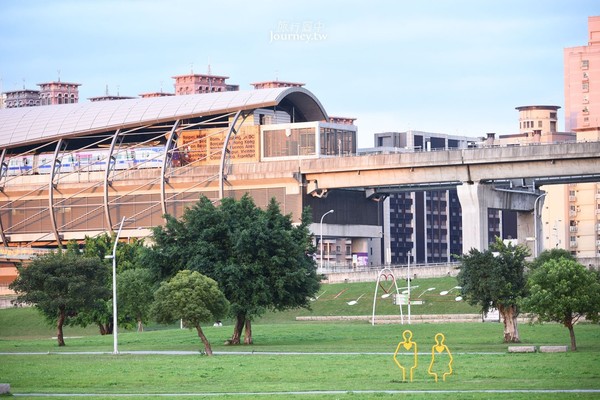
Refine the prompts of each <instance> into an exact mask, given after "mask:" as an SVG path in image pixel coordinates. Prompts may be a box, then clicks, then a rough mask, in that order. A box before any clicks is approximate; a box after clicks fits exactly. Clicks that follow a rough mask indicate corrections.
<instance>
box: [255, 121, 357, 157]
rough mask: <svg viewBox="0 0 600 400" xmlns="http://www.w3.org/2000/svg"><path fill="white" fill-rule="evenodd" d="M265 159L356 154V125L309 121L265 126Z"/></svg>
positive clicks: (263, 133) (263, 145)
mask: <svg viewBox="0 0 600 400" xmlns="http://www.w3.org/2000/svg"><path fill="white" fill-rule="evenodd" d="M261 132H262V157H263V158H265V159H268V158H286V157H318V156H322V155H325V156H345V155H354V154H356V126H354V125H341V124H330V123H323V122H309V123H297V124H277V125H270V126H269V125H263V126H261Z"/></svg>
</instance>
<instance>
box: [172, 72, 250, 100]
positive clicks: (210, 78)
mask: <svg viewBox="0 0 600 400" xmlns="http://www.w3.org/2000/svg"><path fill="white" fill-rule="evenodd" d="M173 79H175V95H176V96H180V95H185V94H200V93H212V92H231V91H237V90H240V87H239V85H231V84H229V83H226V82H225V81H226V80H227V79H229V77H228V76H219V75H212V74H211V73H208V74H194V73H190V74H188V75H177V76H174V77H173Z"/></svg>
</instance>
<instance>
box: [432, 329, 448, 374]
mask: <svg viewBox="0 0 600 400" xmlns="http://www.w3.org/2000/svg"><path fill="white" fill-rule="evenodd" d="M445 341H446V337H445V336H444V334H443V333H438V334H437V335H435V345H434V346H433V347H432V348H431V363H430V364H429V369H428V370H427V372H428V373H429V375H433V376H434V377H435V381H436V382H437V381H438V374H442V379H443V380H444V381H446V375H452V354H450V349H449V348H448V346H446V345H445V344H444V342H445ZM436 355H437V361H436ZM446 360H447V361H448V365H447V367H446Z"/></svg>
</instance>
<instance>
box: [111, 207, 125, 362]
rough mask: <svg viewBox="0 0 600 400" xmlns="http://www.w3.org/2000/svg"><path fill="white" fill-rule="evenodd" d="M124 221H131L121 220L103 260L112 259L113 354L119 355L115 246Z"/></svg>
mask: <svg viewBox="0 0 600 400" xmlns="http://www.w3.org/2000/svg"><path fill="white" fill-rule="evenodd" d="M125 221H131V220H129V219H127V218H126V217H123V218H122V219H121V224H120V225H119V230H118V231H117V236H116V237H115V245H114V246H113V251H112V255H108V256H106V257H105V258H112V292H113V293H112V295H113V354H119V349H118V337H117V335H118V333H117V325H118V324H117V244H118V243H119V236H120V235H121V229H123V224H124V223H125Z"/></svg>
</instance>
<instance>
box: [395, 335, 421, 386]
mask: <svg viewBox="0 0 600 400" xmlns="http://www.w3.org/2000/svg"><path fill="white" fill-rule="evenodd" d="M412 335H413V334H412V332H411V331H409V330H408V329H407V330H405V331H404V332H402V338H403V339H404V340H403V341H402V342H400V343H398V347H396V352H395V353H394V362H395V363H396V365H398V367H400V369H401V370H402V381H403V382H405V381H406V368H404V367H403V366H402V364H400V362H399V361H398V358H397V355H398V352H400V350H401V348H404V350H405V351H410V352H411V353H412V355H413V360H414V361H413V365H412V367H411V368H410V381H411V382H412V380H413V371H414V370H415V369H416V368H417V365H418V360H417V355H418V351H417V343H416V342H413V341H412Z"/></svg>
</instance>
